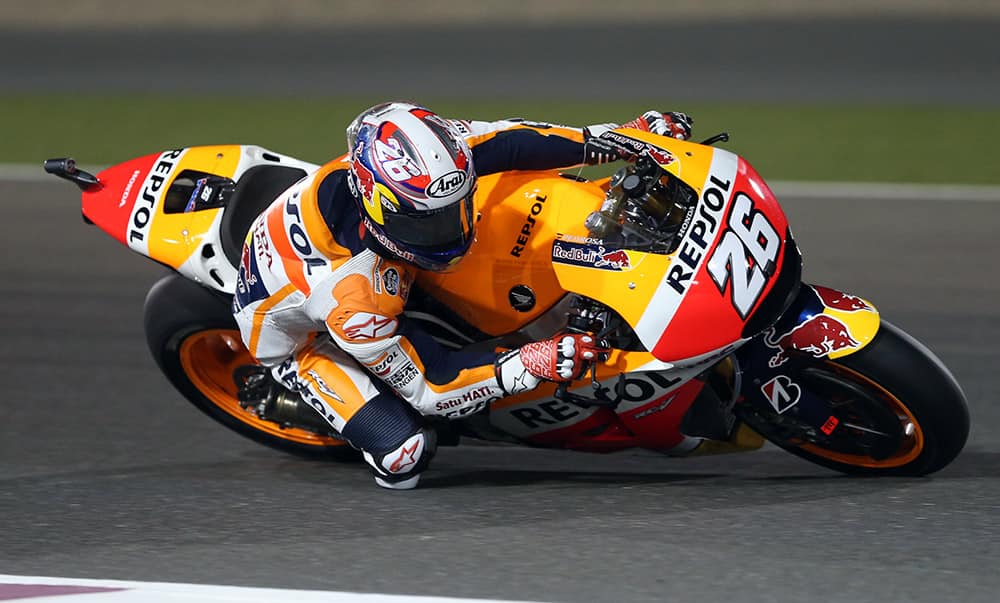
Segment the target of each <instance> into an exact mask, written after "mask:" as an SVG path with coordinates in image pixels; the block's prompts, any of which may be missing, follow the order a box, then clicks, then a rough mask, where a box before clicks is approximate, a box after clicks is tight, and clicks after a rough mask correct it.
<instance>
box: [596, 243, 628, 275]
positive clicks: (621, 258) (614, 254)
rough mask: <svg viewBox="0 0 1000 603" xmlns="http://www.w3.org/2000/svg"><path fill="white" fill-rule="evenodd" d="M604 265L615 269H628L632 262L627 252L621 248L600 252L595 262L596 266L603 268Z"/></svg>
mask: <svg viewBox="0 0 1000 603" xmlns="http://www.w3.org/2000/svg"><path fill="white" fill-rule="evenodd" d="M602 249H603V247H602ZM604 266H609V267H611V268H612V269H614V270H626V269H628V268H631V267H632V264H631V263H630V262H629V259H628V254H627V253H625V252H624V251H623V250H621V249H616V250H614V251H608V252H605V253H600V254H598V256H597V261H596V262H594V268H601V267H604Z"/></svg>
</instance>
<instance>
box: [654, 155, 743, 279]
mask: <svg viewBox="0 0 1000 603" xmlns="http://www.w3.org/2000/svg"><path fill="white" fill-rule="evenodd" d="M709 182H710V183H711V184H710V186H709V187H708V188H706V189H705V192H704V193H702V195H701V203H700V204H699V205H698V211H697V213H696V214H695V217H694V221H693V222H692V223H691V227H690V228H689V229H688V231H687V234H685V236H684V240H683V241H681V244H680V245H679V246H678V249H677V256H676V260H675V261H674V263H673V264H672V265H671V266H670V270H669V271H668V272H667V284H668V285H670V287H671V288H672V289H673V290H674V291H676V292H677V293H679V294H681V295H683V294H684V292H685V291H687V288H688V286H690V284H691V279H692V278H693V277H694V274H695V272H696V271H697V270H698V265H699V264H700V263H701V261H702V259H703V258H704V256H705V251H706V250H707V249H708V246H709V245H711V244H712V241H714V240H715V234H716V232H718V230H719V216H718V215H719V214H720V213H721V212H722V210H723V209H724V208H725V207H726V199H728V198H729V188H730V187H731V186H732V184H733V183H732V182H731V181H729V180H720V179H719V178H718V177H717V176H714V175H713V176H712V177H711V178H709Z"/></svg>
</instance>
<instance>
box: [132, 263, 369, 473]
mask: <svg viewBox="0 0 1000 603" xmlns="http://www.w3.org/2000/svg"><path fill="white" fill-rule="evenodd" d="M229 306H230V303H229V298H228V297H225V296H223V295H221V294H218V293H215V292H214V291H211V290H209V289H207V288H205V287H202V286H201V285H198V284H197V283H194V282H192V281H189V280H187V279H185V278H183V277H182V276H180V275H177V274H171V275H168V276H165V277H163V278H162V279H160V280H159V281H158V282H157V283H156V284H155V285H153V287H152V288H151V289H150V291H149V294H148V295H147V296H146V304H145V327H146V341H147V343H148V344H149V349H150V351H151V352H152V354H153V358H154V359H155V360H156V363H157V365H159V367H160V369H161V370H162V371H163V374H164V375H166V377H167V379H169V380H170V382H171V383H172V384H173V385H174V387H176V388H177V389H178V391H180V392H181V393H182V394H183V395H184V397H185V398H187V400H188V401H189V402H191V403H192V404H194V405H195V406H196V407H198V408H199V409H200V410H202V411H203V412H205V414H207V415H209V416H210V417H212V418H213V419H215V420H216V421H218V422H220V423H222V424H223V425H225V426H226V427H229V428H230V429H232V430H234V431H236V432H238V433H240V434H242V435H244V436H247V437H249V438H251V439H253V440H255V441H257V442H260V443H262V444H266V445H268V446H271V447H273V448H277V449H279V450H283V451H285V452H291V453H293V454H299V455H306V456H321V457H328V458H334V459H340V460H347V459H353V458H356V457H357V453H356V451H354V449H352V448H351V447H350V446H349V445H347V443H346V442H345V441H343V440H340V439H337V438H334V437H331V436H329V435H326V434H320V433H316V432H314V431H310V430H306V429H299V428H294V427H282V426H281V425H279V424H278V423H275V422H274V421H268V420H264V419H261V418H258V417H257V416H256V415H255V414H253V413H251V412H249V411H247V410H245V409H244V408H243V407H242V406H240V404H239V401H238V400H237V398H236V392H237V387H236V382H235V381H234V380H233V372H234V371H235V370H236V369H237V368H238V367H240V366H245V365H248V364H254V360H253V358H252V357H251V356H250V353H249V352H248V351H247V349H246V347H245V346H244V345H243V341H242V340H241V338H240V332H239V330H238V329H237V327H236V323H235V321H234V320H233V317H232V314H231V313H230V310H229Z"/></svg>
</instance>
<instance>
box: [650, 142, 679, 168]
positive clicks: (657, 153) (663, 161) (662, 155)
mask: <svg viewBox="0 0 1000 603" xmlns="http://www.w3.org/2000/svg"><path fill="white" fill-rule="evenodd" d="M646 154H647V155H649V156H650V157H651V158H652V159H653V161H655V162H656V163H658V164H660V166H661V167H667V166H668V165H670V164H671V163H673V162H674V156H673V155H671V154H670V153H668V152H667V151H664V150H663V149H660V148H657V147H654V146H653V145H649V146H647V147H646Z"/></svg>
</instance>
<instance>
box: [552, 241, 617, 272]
mask: <svg viewBox="0 0 1000 603" xmlns="http://www.w3.org/2000/svg"><path fill="white" fill-rule="evenodd" d="M552 261H553V262H555V263H557V264H572V265H574V266H586V267H587V268H599V269H601V270H619V271H620V270H631V269H632V261H631V260H630V259H629V256H628V252H627V251H625V250H624V249H612V250H610V251H609V250H607V249H605V247H604V246H603V245H591V244H586V243H584V244H581V243H573V242H570V241H556V242H555V244H554V245H553V246H552Z"/></svg>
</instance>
